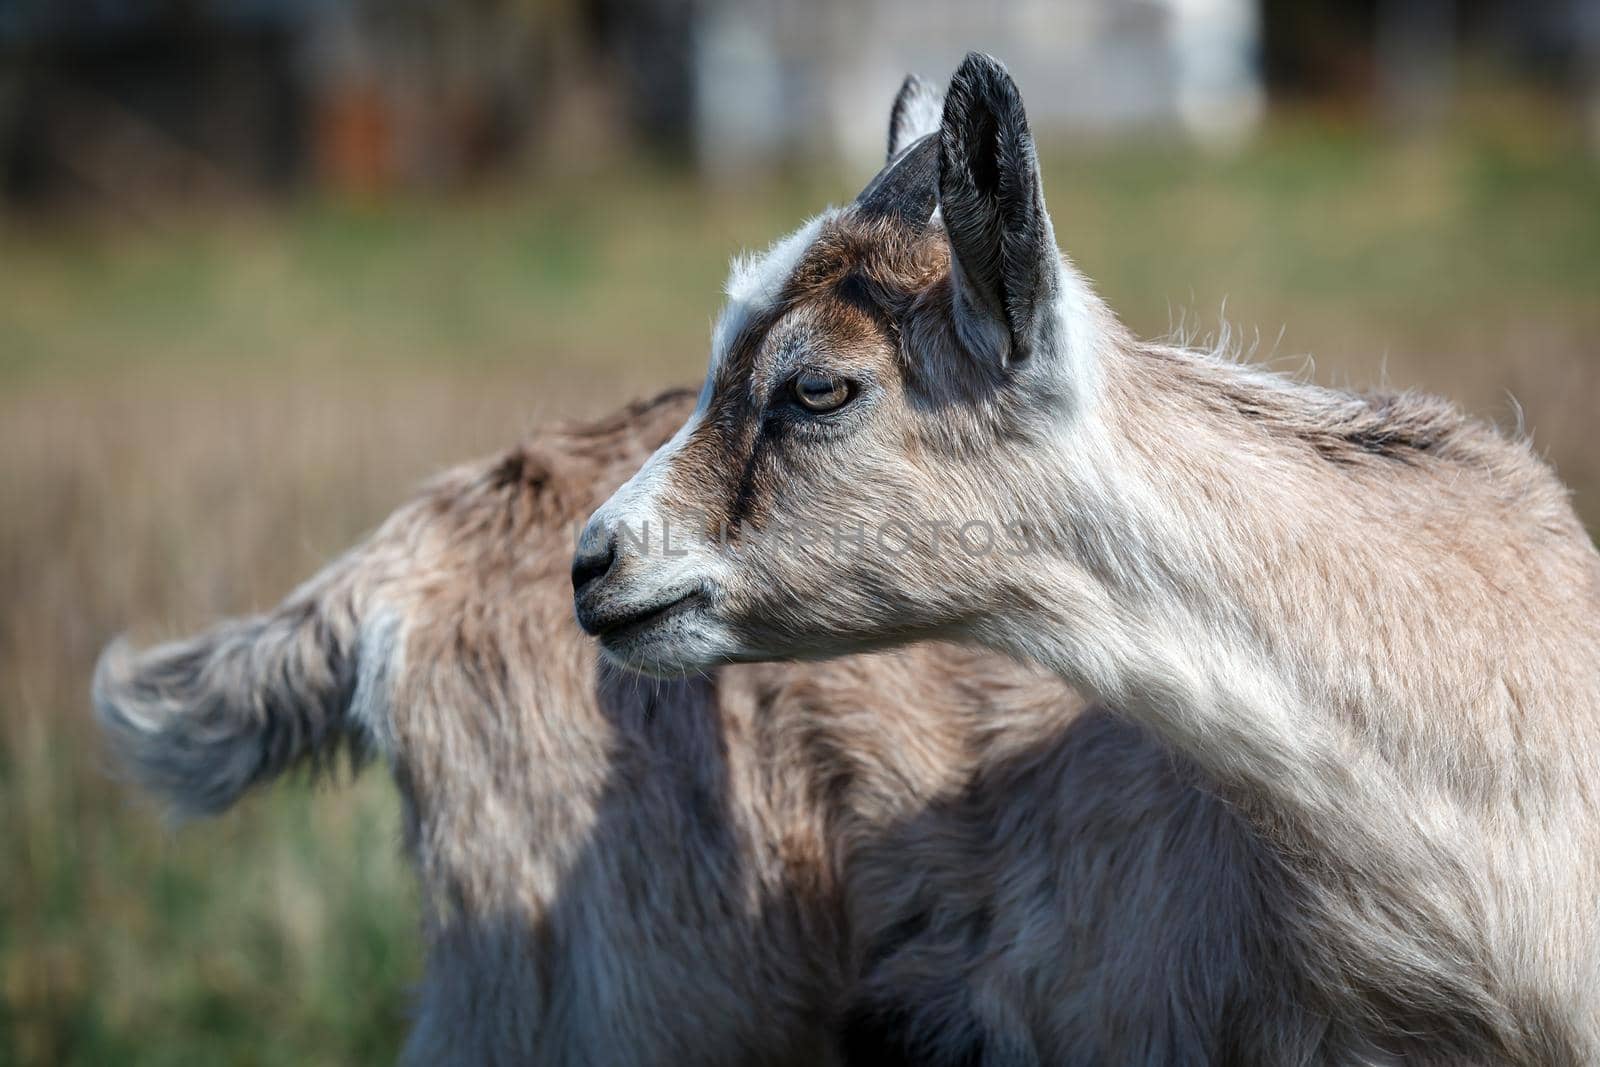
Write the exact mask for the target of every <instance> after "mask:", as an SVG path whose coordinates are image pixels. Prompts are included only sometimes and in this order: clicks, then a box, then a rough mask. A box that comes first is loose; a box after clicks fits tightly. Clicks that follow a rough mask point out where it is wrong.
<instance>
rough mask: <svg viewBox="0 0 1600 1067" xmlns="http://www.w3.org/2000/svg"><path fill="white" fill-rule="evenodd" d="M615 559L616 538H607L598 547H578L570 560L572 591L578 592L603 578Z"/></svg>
mask: <svg viewBox="0 0 1600 1067" xmlns="http://www.w3.org/2000/svg"><path fill="white" fill-rule="evenodd" d="M616 558H617V542H616V538H614V537H610V536H607V537H606V538H605V540H604V541H603V542H602V543H601V544H598V545H588V546H584V545H580V546H579V547H578V554H577V555H576V556H574V557H573V560H572V590H573V592H579V591H581V590H582V589H583V587H584V586H586V585H588V584H589V583H590V582H592V581H594V580H595V579H596V578H603V577H604V576H605V574H606V572H607V571H609V570H610V569H611V564H612V563H614V562H615V561H616Z"/></svg>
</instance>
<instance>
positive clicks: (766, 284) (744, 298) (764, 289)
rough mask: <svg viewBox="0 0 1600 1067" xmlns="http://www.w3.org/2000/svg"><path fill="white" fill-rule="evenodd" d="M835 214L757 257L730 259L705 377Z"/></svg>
mask: <svg viewBox="0 0 1600 1067" xmlns="http://www.w3.org/2000/svg"><path fill="white" fill-rule="evenodd" d="M835 214H837V212H836V211H835V210H832V209H830V210H828V211H824V212H823V213H822V214H820V215H818V216H817V217H816V218H814V219H812V220H811V221H809V222H807V223H806V224H805V225H803V226H801V227H800V228H799V229H798V230H796V231H794V232H793V233H791V234H790V235H789V236H787V237H785V238H783V239H782V240H780V241H778V242H777V243H776V244H774V245H773V246H772V247H771V248H769V249H767V250H766V251H765V252H763V253H762V254H760V255H754V256H753V255H741V256H735V257H734V260H733V269H732V270H730V271H729V272H728V282H727V285H726V286H725V291H726V292H727V294H728V303H727V305H726V306H725V307H724V308H723V309H722V314H721V315H719V316H718V317H717V325H716V328H715V329H714V330H713V331H712V333H711V369H710V371H709V372H708V374H715V373H716V370H717V365H718V364H719V363H721V362H722V359H723V357H724V356H726V355H727V353H728V348H729V347H730V346H731V345H732V344H733V339H734V338H735V337H738V336H739V331H740V330H742V329H744V324H745V323H746V322H748V321H749V320H750V317H751V316H752V315H757V314H760V313H761V312H763V311H765V310H767V309H768V308H770V307H771V306H772V305H773V304H775V303H776V302H777V300H778V294H779V293H781V292H783V285H784V283H785V282H787V281H788V280H789V275H791V274H793V273H794V268H795V267H796V266H797V265H798V264H799V263H800V260H801V259H802V258H803V257H804V256H805V254H806V250H807V249H808V248H810V247H811V243H812V242H813V241H815V240H816V239H817V234H819V233H820V232H822V226H823V223H825V222H827V221H828V220H829V219H830V218H832V217H833V216H834V215H835Z"/></svg>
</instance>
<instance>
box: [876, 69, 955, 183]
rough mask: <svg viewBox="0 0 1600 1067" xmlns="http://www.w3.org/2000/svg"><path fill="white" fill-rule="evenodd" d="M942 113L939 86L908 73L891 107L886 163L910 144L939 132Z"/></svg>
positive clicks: (941, 95) (942, 105)
mask: <svg viewBox="0 0 1600 1067" xmlns="http://www.w3.org/2000/svg"><path fill="white" fill-rule="evenodd" d="M943 114H944V94H943V93H941V92H940V91H939V87H938V86H937V85H934V84H933V83H932V82H927V81H923V80H922V79H921V78H919V77H917V76H916V75H915V74H907V75H906V80H905V81H904V82H902V83H901V84H900V91H899V92H898V93H896V94H895V97H894V108H893V109H892V110H891V111H890V112H889V155H888V157H887V158H888V161H890V162H893V160H894V157H895V156H898V155H899V154H900V153H901V152H904V151H905V150H906V148H907V146H909V145H910V144H911V142H913V141H917V140H920V139H922V138H923V137H926V136H927V135H928V134H930V133H938V132H939V122H940V119H941V118H942V117H943Z"/></svg>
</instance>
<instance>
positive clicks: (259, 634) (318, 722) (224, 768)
mask: <svg viewBox="0 0 1600 1067" xmlns="http://www.w3.org/2000/svg"><path fill="white" fill-rule="evenodd" d="M357 558H358V554H353V555H352V556H351V557H346V558H345V559H344V560H341V561H340V562H339V563H335V564H334V565H333V566H331V567H329V568H328V570H326V571H324V572H323V573H322V574H321V575H318V576H317V577H316V578H314V579H312V580H311V581H310V582H308V583H307V584H306V585H304V586H302V587H301V588H300V589H299V590H297V591H296V592H295V593H293V594H292V595H291V596H290V597H289V598H288V599H287V600H285V601H284V602H283V603H282V604H280V605H279V606H278V607H277V608H276V609H274V610H272V611H271V612H268V613H267V614H265V615H257V616H253V617H250V618H242V619H230V620H228V621H227V622H223V623H221V624H219V625H217V626H215V627H213V628H212V629H210V630H208V631H206V632H205V633H203V634H200V635H198V636H196V637H191V638H188V639H186V640H182V641H174V642H171V643H169V644H164V645H159V646H157V647H155V648H151V649H147V650H145V651H142V652H138V651H134V650H133V649H131V648H130V647H129V646H128V644H127V643H126V642H125V641H123V640H121V639H118V640H117V641H115V642H113V643H112V644H111V645H110V646H109V647H108V648H107V649H106V650H105V651H104V652H103V653H102V654H101V656H100V662H99V663H98V664H97V665H96V667H95V672H94V686H93V695H94V707H95V713H96V715H97V717H98V718H99V721H100V725H101V728H102V730H103V731H104V733H105V735H106V738H107V741H108V744H109V746H110V748H111V750H112V752H113V755H114V757H115V759H116V761H117V763H118V764H120V765H121V766H122V767H123V768H125V769H126V770H127V772H128V774H129V776H130V777H132V778H133V779H134V780H135V781H137V782H138V783H139V784H140V785H142V786H143V787H144V788H145V789H147V790H149V791H150V792H152V793H154V794H156V795H157V796H159V797H160V798H161V799H163V800H164V801H166V802H167V803H168V804H170V805H171V807H172V808H173V809H174V811H175V812H176V813H177V814H178V815H180V816H184V817H188V816H199V815H212V814H216V813H218V812H221V811H223V810H225V809H226V808H228V807H230V806H231V805H232V804H233V803H234V802H235V801H237V800H238V799H239V797H240V796H241V795H242V794H243V793H244V792H245V791H246V790H248V789H249V788H251V787H252V786H254V785H256V784H258V783H261V782H265V781H268V780H270V779H272V778H275V777H277V776H278V775H279V774H281V773H283V772H284V771H285V770H288V769H289V768H291V767H294V766H297V765H300V764H309V765H311V766H312V768H313V769H314V770H317V769H323V768H326V767H327V766H329V765H330V764H332V763H333V762H334V760H335V758H336V757H337V756H338V755H339V754H340V752H344V753H347V754H348V755H349V756H350V758H351V762H352V764H353V765H354V764H358V763H359V762H360V761H361V759H362V757H363V756H364V755H365V753H366V751H367V748H368V743H369V742H371V741H374V740H377V741H379V742H381V741H382V738H381V737H375V736H374V735H375V734H376V733H377V732H378V731H376V730H374V729H373V727H375V726H377V723H376V722H375V721H374V718H375V716H374V715H373V714H371V712H372V711H373V710H375V709H370V708H364V707H363V705H365V704H370V703H371V702H372V700H373V698H374V697H375V696H376V694H373V693H370V690H372V689H374V688H375V687H376V686H377V685H378V683H379V681H380V679H381V676H382V675H383V674H384V673H385V666H386V665H387V663H388V662H389V660H390V658H391V657H392V656H393V655H394V651H395V645H394V642H393V636H394V628H393V627H378V628H375V627H373V626H372V625H370V623H371V620H365V621H364V620H363V619H362V617H361V616H362V615H363V614H364V613H363V611H362V610H361V608H362V602H363V601H365V600H366V599H368V598H367V597H365V596H363V595H361V594H362V590H361V588H360V583H359V581H357V580H356V579H359V577H360V575H359V568H358V567H356V566H355V563H356V562H357ZM364 631H365V633H364ZM374 638H379V640H377V641H374ZM361 646H366V647H365V648H362V647H361ZM362 659H366V660H367V662H366V664H365V665H363V664H362V663H361V662H360V661H361V660H362ZM383 718H384V719H385V720H386V719H387V716H386V715H384V716H383Z"/></svg>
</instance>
